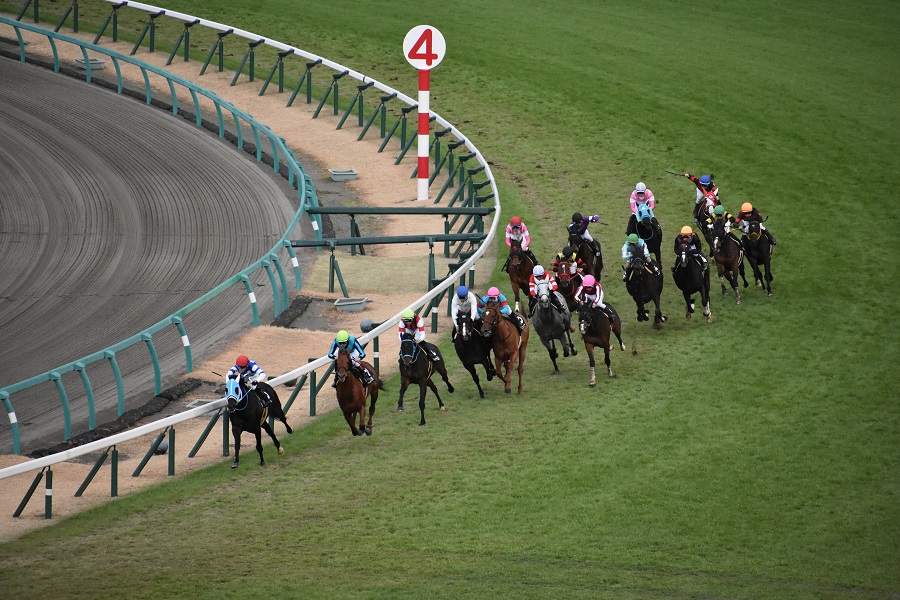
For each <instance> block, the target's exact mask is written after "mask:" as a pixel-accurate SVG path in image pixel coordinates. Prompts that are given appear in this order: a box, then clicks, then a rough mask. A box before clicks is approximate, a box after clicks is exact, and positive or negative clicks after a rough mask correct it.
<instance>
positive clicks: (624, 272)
mask: <svg viewBox="0 0 900 600" xmlns="http://www.w3.org/2000/svg"><path fill="white" fill-rule="evenodd" d="M630 266H631V265H625V266H624V267H622V281H626V282H627V281H628V267H630Z"/></svg>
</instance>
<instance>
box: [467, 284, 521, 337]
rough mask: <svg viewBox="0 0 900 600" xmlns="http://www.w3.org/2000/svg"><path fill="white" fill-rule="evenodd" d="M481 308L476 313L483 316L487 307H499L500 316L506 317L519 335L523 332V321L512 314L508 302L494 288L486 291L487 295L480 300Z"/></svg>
mask: <svg viewBox="0 0 900 600" xmlns="http://www.w3.org/2000/svg"><path fill="white" fill-rule="evenodd" d="M481 304H482V306H480V307H478V313H479V314H484V309H485V308H487V307H488V306H491V305H493V306H495V307H496V306H499V307H500V309H499V310H500V314H501V315H503V316H504V317H506V318H507V319H508V320H509V322H510V323H512V324H513V325H515V326H516V329H518V330H519V333H522V332H523V331H525V320H524V319H522V317H521V316H520V315H519V314H518V313H515V312H513V309H511V308H510V307H509V302H507V301H506V296H504V295H503V294H501V293H500V290H499V289H497V288H496V287H492V288H491V289H489V290H488V292H487V295H486V296H484V297H482V299H481Z"/></svg>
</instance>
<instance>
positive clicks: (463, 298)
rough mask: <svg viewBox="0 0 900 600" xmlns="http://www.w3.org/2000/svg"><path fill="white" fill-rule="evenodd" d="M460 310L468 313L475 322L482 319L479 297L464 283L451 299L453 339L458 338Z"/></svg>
mask: <svg viewBox="0 0 900 600" xmlns="http://www.w3.org/2000/svg"><path fill="white" fill-rule="evenodd" d="M460 311H462V312H463V314H468V315H469V318H470V319H471V320H472V322H473V323H478V322H480V321H481V315H480V314H479V313H478V298H477V297H476V296H475V294H473V293H472V292H470V291H469V288H467V287H466V286H464V285H461V286H459V287H458V288H457V289H456V295H455V296H453V300H451V301H450V318H451V319H452V320H453V335H452V336H451V337H452V339H456V317H457V316H458V315H459V312H460Z"/></svg>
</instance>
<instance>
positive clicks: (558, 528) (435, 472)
mask: <svg viewBox="0 0 900 600" xmlns="http://www.w3.org/2000/svg"><path fill="white" fill-rule="evenodd" d="M85 4H88V3H85ZM42 6H43V4H42ZM169 7H171V8H173V9H175V10H181V11H183V12H187V13H191V14H196V15H198V16H201V17H205V18H209V19H212V20H216V21H219V22H222V23H229V24H231V25H235V26H239V27H241V28H243V29H246V30H249V31H253V32H255V33H259V34H262V35H266V36H268V37H271V38H274V39H279V40H282V41H284V42H287V43H291V44H294V45H297V46H300V47H302V48H306V49H308V50H310V51H314V52H316V53H318V54H321V55H323V56H327V57H329V58H331V59H333V60H335V61H337V62H341V63H343V64H345V65H347V66H348V67H351V68H354V69H357V70H359V71H362V72H364V73H367V74H369V75H372V76H374V77H376V78H378V79H380V80H382V81H385V82H388V83H390V84H391V85H394V86H395V87H397V88H398V89H400V90H402V91H404V92H405V93H407V94H408V95H414V93H415V87H416V83H415V73H414V72H413V71H412V69H410V68H409V66H408V65H407V64H406V62H405V61H404V60H403V58H402V56H401V52H400V47H401V43H402V39H403V35H404V34H405V33H406V31H407V30H408V29H410V28H411V27H412V26H413V25H416V24H419V23H420V22H428V23H430V24H432V25H434V26H436V27H438V28H439V29H440V30H441V32H442V33H443V34H444V36H445V38H446V39H447V45H448V54H447V58H446V59H445V60H444V62H443V63H442V64H441V65H440V66H439V67H438V68H437V69H436V70H435V71H434V73H433V75H432V89H433V93H432V107H433V109H434V110H436V111H437V112H439V113H440V114H442V115H443V116H444V117H446V118H447V119H448V120H449V121H450V122H452V123H454V124H456V125H457V126H458V127H459V128H460V129H461V130H462V131H463V132H464V133H466V135H468V136H470V137H471V138H472V140H473V141H474V142H475V144H476V145H478V147H479V149H481V150H482V152H483V153H484V154H485V156H486V157H487V158H488V159H489V160H490V161H491V162H492V163H493V165H494V166H493V169H494V172H495V174H496V176H497V177H498V178H499V185H500V192H501V198H502V202H503V215H504V219H505V218H507V217H508V216H511V215H512V214H521V215H522V216H523V217H524V218H525V220H526V223H528V225H529V228H530V229H532V231H533V234H534V237H535V239H536V241H535V250H536V253H537V255H538V257H540V258H545V257H549V256H550V254H551V253H553V252H556V251H558V249H559V247H560V246H561V245H562V242H564V241H565V238H564V235H563V225H564V224H565V222H566V220H567V218H568V216H569V215H570V214H571V213H572V212H573V211H574V210H579V211H581V212H598V213H599V214H600V215H601V216H602V217H603V220H604V221H605V222H607V223H610V227H609V228H597V230H596V232H597V233H598V234H599V236H600V239H601V240H602V241H603V243H604V250H605V255H606V258H607V262H608V264H609V265H610V269H609V270H610V271H611V272H613V274H612V275H609V276H608V277H606V278H604V286H605V287H606V288H607V297H608V298H609V299H610V301H611V302H613V303H614V304H615V305H616V306H617V308H618V309H619V312H620V313H621V314H622V315H623V316H624V319H625V332H624V334H625V342H626V344H627V345H628V352H626V353H622V352H618V351H616V352H614V353H613V370H614V371H615V373H616V374H617V377H616V378H615V379H613V380H608V379H606V378H605V376H602V375H601V376H600V377H601V381H600V383H599V384H598V386H597V388H596V389H594V390H590V389H588V388H587V386H586V383H587V378H588V373H587V363H586V358H585V357H584V352H583V350H582V351H581V352H580V353H579V355H578V356H577V357H575V358H569V359H566V360H564V361H563V362H562V363H561V369H562V371H563V375H562V376H561V377H558V378H552V379H551V378H549V377H548V375H549V372H550V370H551V367H550V362H549V359H548V358H547V357H546V352H545V351H544V350H543V348H542V347H541V346H540V345H539V342H538V340H537V337H536V336H533V337H532V342H531V345H530V348H529V350H530V351H529V358H528V362H527V371H526V380H525V385H526V392H525V393H524V394H523V395H522V396H521V397H517V396H515V395H513V396H509V397H507V396H504V395H502V394H501V393H499V386H498V385H497V384H496V382H492V383H491V384H489V385H488V388H487V389H488V398H487V399H486V400H485V401H483V402H482V401H478V400H475V399H474V398H475V393H474V386H473V384H472V383H471V381H470V380H469V379H468V375H467V374H466V373H465V372H464V371H463V370H462V369H459V368H456V367H454V365H455V363H454V362H453V361H454V360H455V359H454V358H453V352H452V349H450V348H448V347H446V346H445V348H444V349H445V354H446V355H447V356H448V359H449V361H450V363H451V367H452V368H451V379H452V381H453V382H454V384H458V386H459V390H458V391H457V393H456V394H453V395H448V394H446V393H443V397H444V400H445V401H448V403H449V406H450V410H449V412H448V413H446V414H439V413H437V412H436V411H435V409H434V406H435V404H436V403H435V402H434V400H433V399H432V398H430V397H429V399H428V401H427V402H428V414H427V418H428V426H427V427H425V428H423V429H420V428H418V427H416V423H417V422H418V415H417V411H415V410H414V404H415V402H414V401H412V398H410V396H409V393H408V395H407V402H406V403H407V407H408V408H407V412H406V413H403V414H402V415H398V414H397V413H395V412H393V406H394V403H395V402H396V390H397V383H396V382H392V383H391V384H390V385H389V393H385V394H384V396H383V397H382V400H381V402H380V405H379V410H378V412H377V414H376V433H375V435H374V436H373V437H371V438H367V439H364V440H358V439H357V440H355V439H351V438H350V437H349V435H347V433H346V431H345V428H346V426H345V425H344V424H343V421H342V420H341V419H339V418H337V416H336V415H335V416H330V417H326V418H323V419H322V420H321V421H319V422H317V423H316V424H314V425H313V426H311V427H309V428H306V429H304V430H303V431H302V432H300V433H299V434H295V435H294V436H292V437H291V438H289V439H288V440H287V450H288V453H287V455H285V456H284V457H280V458H278V459H272V461H271V465H270V466H269V467H268V468H267V469H266V470H265V471H260V470H259V469H257V468H256V467H255V465H252V461H250V462H247V463H246V464H244V465H242V467H241V469H240V470H239V471H238V472H237V473H234V472H232V471H231V470H230V469H228V468H227V465H224V464H223V465H222V466H219V467H215V468H213V469H210V470H207V471H204V472H202V473H198V474H195V475H190V476H187V477H185V478H180V479H179V480H178V481H177V482H174V483H172V484H168V485H163V486H159V487H157V488H155V489H154V490H152V491H150V492H147V493H143V494H140V495H136V496H133V497H128V498H123V499H120V500H118V501H117V502H115V503H113V504H111V505H108V506H105V507H101V508H99V509H97V510H94V511H90V512H88V513H85V514H82V515H78V516H76V517H73V518H71V519H67V520H65V521H62V522H60V523H59V524H58V525H56V526H54V527H51V528H48V529H46V530H43V531H40V532H36V533H34V534H31V535H28V536H26V537H24V538H22V539H20V540H16V541H13V542H9V543H6V544H3V545H0V565H2V566H0V582H2V584H3V590H4V592H7V590H8V592H7V593H8V594H9V595H10V596H11V597H18V596H22V595H24V594H25V593H26V591H27V593H28V594H29V595H31V596H35V597H54V596H55V597H70V598H74V597H84V598H98V597H114V596H115V597H120V596H122V595H127V596H129V597H160V596H165V597H234V598H239V597H252V596H263V595H266V596H269V595H278V596H298V597H299V596H301V595H302V596H305V597H329V598H330V597H366V598H369V597H433V598H459V597H473V598H476V597H477V598H482V597H485V596H488V595H491V596H496V597H534V598H544V597H553V596H556V597H566V598H578V597H585V598H596V597H615V598H632V597H634V598H638V597H660V598H670V597H698V596H701V597H703V596H711V597H735V598H763V597H764V598H823V597H824V598H830V597H863V598H882V597H892V596H893V595H896V594H898V593H900V568H898V566H897V565H900V509H898V506H900V484H898V473H900V418H898V416H900V410H898V408H897V405H896V398H897V397H900V393H898V392H900V390H898V385H897V384H896V383H895V381H894V379H893V377H892V375H891V373H892V370H893V368H894V366H895V364H896V363H897V358H898V336H897V333H896V331H897V325H898V319H897V315H896V313H897V301H896V294H897V292H898V285H897V281H898V279H897V275H898V273H897V267H896V256H897V251H898V249H900V248H898V242H897V238H896V236H895V235H893V233H894V231H895V230H896V226H894V225H893V224H894V223H896V222H897V217H898V216H900V215H898V209H897V204H896V202H894V201H893V199H892V197H891V195H890V194H891V192H892V191H893V189H895V188H896V187H897V175H896V174H897V172H898V166H900V165H898V159H897V156H898V150H900V143H898V142H900V135H898V131H900V127H898V125H900V122H898V121H900V116H898V115H900V113H898V111H897V110H896V108H895V107H896V104H897V99H898V97H900V93H898V92H900V77H898V75H900V73H898V71H900V67H898V63H897V61H896V57H897V56H898V55H900V53H898V50H900V48H898V45H900V42H898V41H897V38H896V36H895V35H894V34H895V32H896V31H897V30H898V20H900V12H898V11H897V10H896V4H895V3H892V2H874V3H870V4H868V5H867V6H866V8H865V10H864V12H865V14H864V15H861V14H860V11H859V9H857V8H852V7H850V6H849V5H844V4H841V3H836V2H830V3H820V4H815V5H810V4H805V3H797V2H791V3H781V4H775V3H767V2H762V1H761V0H758V1H753V2H745V3H741V4H740V5H732V4H717V3H711V2H700V3H693V4H691V5H689V6H688V5H684V4H683V3H681V4H679V3H669V2H645V3H641V4H635V3H625V2H608V3H602V4H599V5H598V4H595V3H570V4H569V5H567V6H566V7H564V8H560V7H559V6H557V5H553V4H551V3H532V2H512V1H509V0H496V1H494V2H491V3H475V2H461V3H452V4H447V5H444V6H435V7H429V9H428V13H427V17H426V16H423V13H422V10H421V8H420V6H419V5H418V4H417V3H414V2H408V1H400V2H393V3H390V4H389V5H387V4H378V5H374V6H373V5H372V4H371V3H352V2H344V1H335V2H330V3H293V2H284V1H280V2H272V1H268V2H266V1H261V2H257V3H254V5H253V7H252V8H250V7H248V6H247V3H244V2H215V3H213V2H197V1H193V2H172V3H169ZM107 10H108V9H107ZM707 31H708V33H707ZM891 57H894V58H891ZM665 169H670V170H675V171H681V170H688V171H690V172H693V173H697V174H701V173H704V172H713V173H714V174H715V175H716V180H717V183H718V184H719V186H720V188H721V194H722V199H723V201H724V202H725V204H726V206H727V207H728V208H729V210H732V211H734V210H735V209H736V208H737V207H738V206H739V204H740V203H742V202H744V201H751V202H753V203H754V204H756V205H758V206H759V207H760V208H761V210H762V212H763V213H764V214H766V215H770V216H771V218H770V220H769V225H770V226H771V229H772V230H773V231H774V232H775V235H776V236H777V237H778V239H779V245H778V248H777V250H776V255H775V259H774V271H775V275H776V279H775V281H774V289H775V296H774V297H773V298H767V297H766V296H765V294H763V293H762V292H760V291H759V290H756V289H753V288H749V289H747V290H746V291H744V303H743V304H742V305H741V306H735V305H734V303H733V301H730V300H729V299H728V298H727V297H725V298H722V297H721V296H719V292H718V291H715V290H717V289H718V286H716V285H715V283H714V288H715V289H714V298H713V305H712V309H713V316H714V319H715V322H714V323H713V324H712V325H707V324H706V323H705V322H704V321H702V319H701V320H698V321H695V322H688V321H686V320H685V319H684V318H683V301H682V299H681V295H680V293H678V292H677V290H676V289H675V286H674V285H673V283H672V281H671V278H668V279H667V280H666V284H665V285H666V287H665V290H664V311H665V312H666V313H667V314H668V315H669V317H670V320H669V321H668V322H667V323H666V324H665V325H664V326H663V328H662V330H661V331H653V330H652V329H651V328H650V326H649V325H647V324H638V323H636V321H635V318H634V309H633V308H632V306H633V304H632V302H631V300H630V298H629V297H628V296H627V294H626V293H625V291H624V287H623V286H622V284H621V282H619V281H618V280H617V277H616V275H615V274H614V272H615V271H616V270H617V266H616V264H617V261H616V260H615V258H616V256H617V254H618V247H619V246H620V245H621V242H622V238H623V237H624V236H623V235H622V233H621V232H622V231H623V230H624V225H625V222H626V219H627V216H628V209H627V208H626V206H627V202H626V201H627V194H628V192H629V191H630V190H631V188H632V186H633V185H634V183H635V182H636V181H638V180H644V181H646V182H647V184H648V185H649V187H650V188H651V189H652V190H653V191H654V193H656V195H657V196H658V197H659V199H660V200H661V204H660V207H659V210H658V216H659V217H660V220H661V222H662V224H663V227H664V228H665V231H666V235H667V240H668V241H667V242H666V244H665V245H664V251H665V253H666V256H667V257H668V258H667V259H666V260H667V261H669V260H671V253H670V250H669V248H670V246H671V235H672V233H673V232H674V231H675V230H676V229H677V228H679V227H680V226H681V225H682V224H685V223H687V222H688V221H689V219H690V212H689V211H690V208H691V203H692V197H693V191H692V188H691V187H690V184H689V183H688V182H686V181H685V180H683V179H678V178H675V177H672V176H669V175H666V174H665V173H664V170H665ZM500 243H502V242H500ZM869 247H871V249H868V248H869ZM494 280H495V281H496V282H498V283H501V289H508V284H506V283H505V274H503V273H500V272H499V270H495V272H494ZM598 372H599V373H602V368H601V369H598ZM261 509H262V510H261ZM238 523H240V524H243V526H242V527H237V526H236V524H238ZM44 561H49V562H44ZM47 565H49V566H47ZM260 565H270V566H271V567H270V568H265V569H263V568H261V567H260ZM110 581H115V582H116V584H115V586H112V585H110ZM123 590H126V592H123Z"/></svg>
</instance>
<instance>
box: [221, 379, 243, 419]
mask: <svg viewBox="0 0 900 600" xmlns="http://www.w3.org/2000/svg"><path fill="white" fill-rule="evenodd" d="M225 399H226V400H228V412H234V411H236V410H238V405H239V404H240V403H241V401H242V400H243V399H244V394H242V393H241V386H240V385H238V380H237V377H229V378H228V380H227V381H226V382H225Z"/></svg>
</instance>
